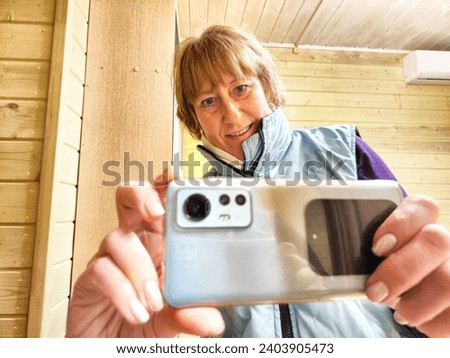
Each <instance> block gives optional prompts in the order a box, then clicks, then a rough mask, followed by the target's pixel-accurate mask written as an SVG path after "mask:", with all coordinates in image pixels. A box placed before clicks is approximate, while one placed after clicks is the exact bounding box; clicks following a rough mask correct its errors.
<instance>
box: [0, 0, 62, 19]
mask: <svg viewBox="0 0 450 358" xmlns="http://www.w3.org/2000/svg"><path fill="white" fill-rule="evenodd" d="M55 1H56V0H34V1H30V0H2V2H1V4H0V5H1V6H0V21H11V22H45V23H53V20H54V12H55Z"/></svg>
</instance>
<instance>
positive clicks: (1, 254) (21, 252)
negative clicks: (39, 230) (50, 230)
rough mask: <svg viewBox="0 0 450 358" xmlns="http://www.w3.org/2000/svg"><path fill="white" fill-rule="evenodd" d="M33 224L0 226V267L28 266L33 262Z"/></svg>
mask: <svg viewBox="0 0 450 358" xmlns="http://www.w3.org/2000/svg"><path fill="white" fill-rule="evenodd" d="M34 234H35V228H34V226H31V225H30V226H0V269H4V268H30V267H31V265H32V262H33V249H34Z"/></svg>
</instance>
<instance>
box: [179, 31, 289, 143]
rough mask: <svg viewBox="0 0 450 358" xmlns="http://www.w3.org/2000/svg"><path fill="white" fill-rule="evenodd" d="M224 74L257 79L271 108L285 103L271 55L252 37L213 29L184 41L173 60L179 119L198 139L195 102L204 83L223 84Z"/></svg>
mask: <svg viewBox="0 0 450 358" xmlns="http://www.w3.org/2000/svg"><path fill="white" fill-rule="evenodd" d="M224 73H227V74H231V75H234V76H236V78H237V79H238V80H243V79H247V78H250V77H257V78H258V79H259V81H260V82H261V85H262V87H263V90H264V93H265V95H266V99H267V102H268V103H269V105H270V106H271V108H272V109H275V108H276V107H279V106H282V105H283V104H284V95H283V88H282V84H281V80H280V79H279V76H278V74H277V71H276V67H275V61H274V58H273V56H272V54H271V53H270V52H269V51H267V50H266V49H265V48H264V47H263V46H262V45H261V44H260V43H259V41H258V40H257V39H256V38H255V37H253V36H252V35H249V34H246V33H244V32H242V31H240V30H237V29H235V28H232V27H228V26H221V25H214V26H210V27H208V28H207V29H206V30H205V31H204V32H203V33H202V34H201V35H200V36H199V37H198V38H187V39H186V40H184V41H182V42H181V43H180V44H179V45H178V48H177V51H176V54H175V61H174V71H173V77H174V90H175V96H176V100H177V103H178V109H177V117H178V118H179V119H180V121H181V123H183V124H184V125H185V126H186V128H187V129H188V130H189V132H190V133H191V135H192V136H193V137H194V138H196V139H200V138H201V135H202V129H201V127H200V124H199V122H198V120H197V117H196V115H195V110H194V106H193V101H194V99H195V98H196V97H197V96H198V94H199V93H200V91H201V89H202V86H203V84H204V82H205V81H209V82H210V83H211V85H212V87H215V86H217V85H218V84H219V83H221V82H222V78H221V76H222V75H223V74H224Z"/></svg>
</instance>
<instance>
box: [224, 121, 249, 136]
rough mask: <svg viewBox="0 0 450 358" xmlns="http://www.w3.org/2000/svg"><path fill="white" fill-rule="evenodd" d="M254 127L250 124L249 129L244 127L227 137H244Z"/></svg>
mask: <svg viewBox="0 0 450 358" xmlns="http://www.w3.org/2000/svg"><path fill="white" fill-rule="evenodd" d="M252 125H253V123H252V124H249V125H248V126H247V127H244V128H242V129H240V130H238V131H236V132H232V133H228V134H227V137H240V136H241V135H244V134H245V133H247V132H248V131H249V130H250V127H251V126H252Z"/></svg>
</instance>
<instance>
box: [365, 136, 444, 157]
mask: <svg viewBox="0 0 450 358" xmlns="http://www.w3.org/2000/svg"><path fill="white" fill-rule="evenodd" d="M365 140H366V142H367V143H369V144H370V145H371V146H373V148H374V149H376V150H377V151H378V152H380V153H386V152H396V153H429V154H434V153H450V141H448V140H420V139H409V138H400V139H397V140H395V141H392V140H391V139H389V138H365Z"/></svg>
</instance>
